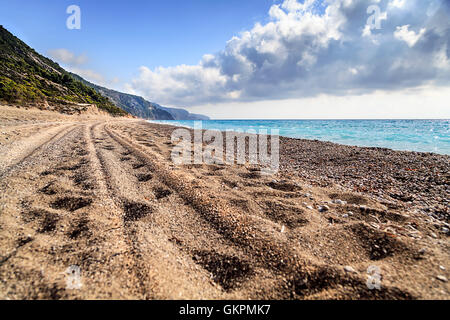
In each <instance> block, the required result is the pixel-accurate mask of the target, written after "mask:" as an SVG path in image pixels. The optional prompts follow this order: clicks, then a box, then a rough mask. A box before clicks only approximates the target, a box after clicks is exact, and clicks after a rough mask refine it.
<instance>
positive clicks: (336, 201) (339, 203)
mask: <svg viewBox="0 0 450 320" xmlns="http://www.w3.org/2000/svg"><path fill="white" fill-rule="evenodd" d="M333 203H335V204H338V205H345V204H347V202H346V201H342V200H341V199H336V200H333Z"/></svg>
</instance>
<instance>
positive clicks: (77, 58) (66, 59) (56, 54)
mask: <svg viewBox="0 0 450 320" xmlns="http://www.w3.org/2000/svg"><path fill="white" fill-rule="evenodd" d="M48 53H49V55H50V57H52V58H53V59H55V60H56V61H58V62H61V63H64V64H66V65H69V66H80V65H83V64H86V63H87V62H88V58H87V56H86V55H85V54H81V55H76V54H75V53H73V52H72V51H70V50H67V49H63V48H62V49H52V50H49V51H48Z"/></svg>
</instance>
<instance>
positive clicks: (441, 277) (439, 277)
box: [436, 275, 448, 282]
mask: <svg viewBox="0 0 450 320" xmlns="http://www.w3.org/2000/svg"><path fill="white" fill-rule="evenodd" d="M436 279H438V280H439V281H442V282H447V281H448V280H447V278H446V277H444V276H442V275H439V276H437V277H436Z"/></svg>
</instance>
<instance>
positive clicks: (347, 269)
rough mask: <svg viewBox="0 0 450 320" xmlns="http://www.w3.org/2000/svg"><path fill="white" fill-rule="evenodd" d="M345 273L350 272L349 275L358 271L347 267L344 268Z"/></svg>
mask: <svg viewBox="0 0 450 320" xmlns="http://www.w3.org/2000/svg"><path fill="white" fill-rule="evenodd" d="M344 270H345V272H349V273H358V271H356V270H355V269H354V268H353V267H351V266H345V267H344Z"/></svg>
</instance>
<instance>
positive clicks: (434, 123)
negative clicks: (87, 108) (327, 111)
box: [151, 120, 450, 155]
mask: <svg viewBox="0 0 450 320" xmlns="http://www.w3.org/2000/svg"><path fill="white" fill-rule="evenodd" d="M151 122H155V123H162V124H170V125H175V126H183V127H188V128H193V127H194V121H190V120H179V121H166V120H159V121H158V120H155V121H153V120H152V121H151ZM201 123H202V128H203V129H214V130H221V131H225V130H242V131H247V130H249V129H253V130H255V131H256V132H259V130H260V129H267V130H269V133H270V129H278V130H279V134H280V136H284V137H290V138H302V139H311V140H315V139H316V140H322V141H332V142H336V143H341V144H345V145H352V146H360V147H382V148H390V149H394V150H405V151H420V152H434V153H439V154H446V155H450V120H208V121H201Z"/></svg>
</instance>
